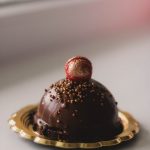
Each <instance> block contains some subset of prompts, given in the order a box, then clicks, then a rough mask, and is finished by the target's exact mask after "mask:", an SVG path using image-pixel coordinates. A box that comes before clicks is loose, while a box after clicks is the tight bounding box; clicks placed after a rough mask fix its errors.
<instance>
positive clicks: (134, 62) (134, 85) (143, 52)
mask: <svg viewBox="0 0 150 150" xmlns="http://www.w3.org/2000/svg"><path fill="white" fill-rule="evenodd" d="M149 41H150V36H149V37H144V38H141V39H136V40H132V41H130V42H129V41H128V42H122V43H120V44H110V45H108V44H107V43H106V44H102V45H101V42H100V41H97V42H88V43H84V44H82V45H81V44H80V45H78V46H74V47H70V48H66V49H65V48H64V49H63V48H62V50H55V49H54V50H53V51H49V52H48V51H47V52H43V53H42V54H41V53H39V55H34V54H31V56H30V57H27V56H24V58H22V59H18V60H15V61H12V60H11V63H9V62H8V63H7V64H3V65H1V66H0V114H1V116H0V150H10V149H15V150H20V149H21V150H42V149H43V150H44V149H45V150H48V149H49V150H50V149H53V148H49V147H44V146H39V145H37V144H34V143H32V142H29V141H27V140H23V139H21V138H20V137H19V136H18V135H17V134H16V133H14V132H12V131H11V130H10V129H9V126H8V122H7V121H8V118H9V116H10V115H11V114H12V113H14V112H16V111H17V110H18V109H20V108H21V107H24V106H25V105H28V104H34V103H37V102H39V101H40V98H41V96H42V94H43V92H44V89H45V88H46V87H48V86H49V85H50V84H51V83H52V82H54V81H57V80H58V79H60V78H63V77H64V76H65V74H64V70H63V64H64V63H65V61H66V60H67V59H68V58H69V57H71V56H74V55H77V54H78V55H83V56H87V57H88V58H89V59H90V60H91V61H92V62H93V71H94V72H93V78H95V79H96V80H98V81H100V82H101V83H103V84H104V85H105V86H106V87H108V89H109V90H110V91H111V92H112V93H113V95H114V96H115V98H116V100H117V101H118V102H119V108H121V109H123V110H126V111H128V112H130V113H131V114H132V115H133V116H134V117H135V118H136V119H137V120H138V121H139V122H140V125H141V133H140V135H139V136H138V138H137V139H136V140H134V141H133V142H131V144H125V145H123V146H117V147H114V149H116V150H117V149H118V150H125V149H128V150H148V149H150V42H149ZM28 56H29V55H28Z"/></svg>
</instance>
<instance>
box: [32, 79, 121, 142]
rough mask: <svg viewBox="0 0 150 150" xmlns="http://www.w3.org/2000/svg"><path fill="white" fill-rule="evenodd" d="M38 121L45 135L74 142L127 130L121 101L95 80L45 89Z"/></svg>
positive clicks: (72, 82)
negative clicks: (119, 102)
mask: <svg viewBox="0 0 150 150" xmlns="http://www.w3.org/2000/svg"><path fill="white" fill-rule="evenodd" d="M34 122H35V127H36V130H37V131H38V132H39V133H40V134H41V135H44V136H47V137H48V138H50V139H56V140H65V141H71V142H81V141H83V142H89V141H97V140H106V139H111V138H113V137H114V136H116V135H117V134H119V133H120V132H121V131H122V129H123V127H122V123H121V120H120V118H119V117H118V109H117V102H115V100H114V97H113V96H112V94H111V93H110V92H109V91H108V90H107V89H106V88H105V87H104V86H103V85H102V84H101V83H99V82H97V81H95V80H93V79H89V80H81V81H71V80H68V79H63V80H59V81H58V82H56V83H55V84H52V85H51V86H50V87H49V88H48V89H46V90H45V93H44V95H43V97H42V99H41V102H40V104H39V107H38V110H37V112H36V114H35V116H34Z"/></svg>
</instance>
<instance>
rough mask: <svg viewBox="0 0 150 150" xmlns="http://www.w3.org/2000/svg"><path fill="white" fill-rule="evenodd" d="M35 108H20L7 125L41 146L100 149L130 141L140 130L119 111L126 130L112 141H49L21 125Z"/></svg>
mask: <svg viewBox="0 0 150 150" xmlns="http://www.w3.org/2000/svg"><path fill="white" fill-rule="evenodd" d="M37 106H38V104H34V105H27V106H25V107H23V108H21V109H20V110H19V111H17V112H16V113H14V114H12V115H11V116H10V118H9V120H8V124H9V126H10V128H11V129H12V130H13V131H15V132H16V133H18V134H19V135H20V136H21V137H23V138H25V139H28V140H31V141H33V142H35V143H38V144H42V145H47V146H53V147H58V148H66V149H69V148H70V149H71V148H72V149H73V148H82V149H85V148H86V149H92V148H101V147H106V146H114V145H118V144H120V143H122V142H125V141H128V140H131V139H132V138H134V137H135V135H136V134H138V133H139V130H140V126H139V123H138V122H137V121H136V120H135V119H134V117H133V116H132V115H131V114H130V113H128V112H125V111H122V110H119V115H122V116H124V117H125V119H127V121H128V128H127V129H126V130H123V131H122V133H120V134H119V135H117V136H116V137H115V138H114V139H111V140H104V141H98V142H92V143H71V142H64V141H57V140H50V139H46V138H44V137H40V136H39V135H37V134H35V132H34V131H33V130H30V129H29V128H27V127H26V126H25V125H24V124H23V121H24V120H22V118H23V117H27V116H25V115H27V114H29V112H31V111H34V110H35V109H36V108H37ZM121 119H122V118H121ZM129 127H130V128H129Z"/></svg>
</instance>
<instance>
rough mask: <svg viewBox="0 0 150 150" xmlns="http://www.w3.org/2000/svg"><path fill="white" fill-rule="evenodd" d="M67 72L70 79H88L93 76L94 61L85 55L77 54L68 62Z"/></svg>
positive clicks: (66, 65)
mask: <svg viewBox="0 0 150 150" xmlns="http://www.w3.org/2000/svg"><path fill="white" fill-rule="evenodd" d="M65 72H66V78H67V79H69V80H74V81H76V80H88V79H91V76H92V63H91V62H90V61H89V60H88V59H87V58H85V57H81V56H76V57H73V58H71V59H69V60H68V61H67V62H66V64H65Z"/></svg>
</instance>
